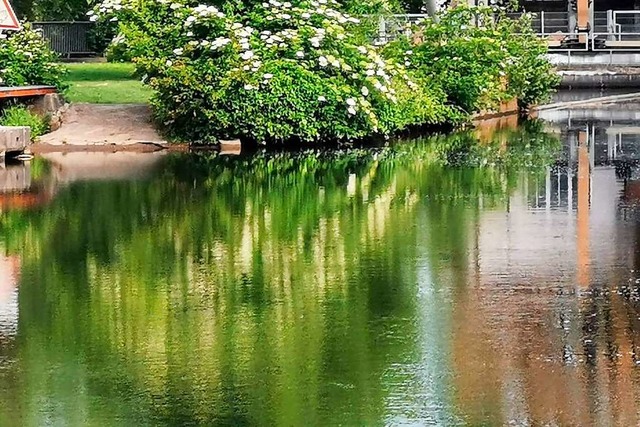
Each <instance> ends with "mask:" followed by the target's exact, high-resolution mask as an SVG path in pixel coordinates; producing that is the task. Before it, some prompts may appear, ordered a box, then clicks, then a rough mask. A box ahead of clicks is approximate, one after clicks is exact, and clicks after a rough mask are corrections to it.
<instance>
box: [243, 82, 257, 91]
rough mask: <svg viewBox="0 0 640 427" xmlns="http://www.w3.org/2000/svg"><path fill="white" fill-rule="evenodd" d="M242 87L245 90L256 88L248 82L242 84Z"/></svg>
mask: <svg viewBox="0 0 640 427" xmlns="http://www.w3.org/2000/svg"><path fill="white" fill-rule="evenodd" d="M244 89H245V90H253V89H257V87H255V86H254V85H251V84H249V83H247V84H245V85H244Z"/></svg>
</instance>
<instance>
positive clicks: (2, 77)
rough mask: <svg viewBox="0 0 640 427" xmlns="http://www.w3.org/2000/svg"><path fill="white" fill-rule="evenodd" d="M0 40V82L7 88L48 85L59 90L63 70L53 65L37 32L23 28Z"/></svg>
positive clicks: (55, 64) (52, 59)
mask: <svg viewBox="0 0 640 427" xmlns="http://www.w3.org/2000/svg"><path fill="white" fill-rule="evenodd" d="M1 37H2V38H1V39H0V83H1V84H3V85H7V86H20V85H52V86H56V87H58V89H63V88H64V85H63V83H62V77H63V76H64V68H63V67H61V66H60V65H59V64H57V63H56V60H57V56H56V54H55V53H54V52H53V51H51V49H49V47H48V45H47V43H46V41H45V40H44V39H43V38H42V36H41V35H40V33H39V32H37V31H34V30H32V29H31V27H30V26H29V25H25V26H24V27H23V29H22V30H20V31H17V32H14V33H11V34H10V35H8V36H7V35H2V36H1Z"/></svg>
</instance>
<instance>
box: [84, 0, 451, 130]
mask: <svg viewBox="0 0 640 427" xmlns="http://www.w3.org/2000/svg"><path fill="white" fill-rule="evenodd" d="M127 1H128V0H122V1H120V0H109V2H108V3H103V4H102V5H101V7H100V8H98V9H97V10H96V12H97V13H100V9H102V10H103V11H106V12H103V13H102V14H101V15H100V16H101V17H102V18H103V19H112V17H113V16H116V17H117V18H118V19H119V21H120V30H121V33H122V35H123V37H124V39H125V43H126V44H127V46H128V47H129V49H130V52H131V55H132V57H133V58H135V61H136V63H137V67H138V71H139V73H140V75H143V76H145V79H146V81H147V82H148V84H149V85H150V86H151V87H152V88H153V89H155V96H154V97H153V100H152V105H153V106H154V111H155V114H156V116H157V118H158V120H159V121H160V122H161V123H163V124H164V125H165V126H167V128H168V130H169V132H170V134H171V136H173V137H175V138H180V139H187V140H190V141H194V140H195V141H212V140H216V139H218V138H232V137H242V138H246V139H251V140H255V141H258V142H273V141H285V140H286V141H305V142H310V141H319V140H349V139H355V138H361V137H366V136H370V135H375V134H389V133H392V132H395V131H397V130H400V129H404V128H407V127H409V126H412V125H422V124H435V123H441V122H443V121H445V120H446V118H447V116H448V112H447V109H446V108H445V107H444V106H443V105H442V104H441V103H440V101H439V100H438V96H437V94H436V93H433V92H430V91H429V90H428V89H425V88H423V87H421V86H419V85H417V84H415V83H414V82H413V81H412V77H411V76H410V75H409V74H408V73H407V72H406V69H405V67H404V65H402V64H399V63H397V62H396V61H393V60H385V59H384V58H382V57H381V55H380V52H379V48H377V47H374V46H363V45H360V44H359V43H358V42H357V39H356V37H355V36H354V35H353V33H355V29H356V28H357V25H358V24H359V20H358V19H355V18H353V17H351V16H349V15H347V14H345V13H342V12H340V11H339V10H338V7H339V6H340V5H339V4H338V3H337V2H335V1H333V0H319V1H309V0H306V1H305V0H303V1H299V2H297V4H296V5H295V6H294V5H292V4H291V3H289V2H284V3H280V2H279V1H277V0H271V1H270V2H269V3H256V4H248V3H246V2H245V3H244V5H243V6H241V8H242V11H243V13H242V15H240V16H239V15H236V14H229V13H225V12H222V11H221V10H219V9H218V8H216V7H214V6H206V5H198V6H195V7H192V6H190V5H189V3H187V2H185V0H176V1H175V2H168V1H163V0H158V1H153V0H145V1H143V5H142V6H140V3H139V2H138V1H137V0H135V1H133V2H132V3H127ZM231 12H232V13H233V10H231Z"/></svg>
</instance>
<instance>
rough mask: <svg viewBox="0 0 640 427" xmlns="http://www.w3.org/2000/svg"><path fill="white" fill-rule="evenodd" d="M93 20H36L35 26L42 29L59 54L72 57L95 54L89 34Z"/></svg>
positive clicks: (51, 45) (50, 44) (44, 35)
mask: <svg viewBox="0 0 640 427" xmlns="http://www.w3.org/2000/svg"><path fill="white" fill-rule="evenodd" d="M94 25H95V24H94V23H93V22H88V21H87V22H67V21H54V22H34V23H33V28H34V29H38V30H40V31H42V36H43V37H44V38H45V39H46V40H47V41H48V42H49V46H50V47H51V49H52V50H53V51H54V52H56V53H58V54H59V55H62V56H66V57H71V56H81V55H94V54H96V52H94V51H93V49H91V46H90V43H89V34H90V31H91V30H92V29H93V27H94Z"/></svg>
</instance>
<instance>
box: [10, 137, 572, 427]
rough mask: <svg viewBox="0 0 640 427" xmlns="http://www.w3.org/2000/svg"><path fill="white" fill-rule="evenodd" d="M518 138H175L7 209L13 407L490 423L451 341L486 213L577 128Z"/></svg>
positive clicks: (27, 420) (64, 413) (158, 419)
mask: <svg viewBox="0 0 640 427" xmlns="http://www.w3.org/2000/svg"><path fill="white" fill-rule="evenodd" d="M500 137H501V138H502V139H501V140H496V141H494V142H493V143H485V144H483V145H478V143H477V141H476V140H475V139H474V138H473V137H472V136H471V135H470V134H459V135H455V136H452V137H438V138H431V139H425V140H419V141H412V142H410V143H402V144H401V143H398V144H393V145H391V146H390V147H387V148H382V149H375V150H357V149H354V150H347V151H340V152H324V153H309V152H304V153H298V154H292V153H271V154H264V153H263V154H256V155H253V156H248V157H241V158H224V157H219V156H215V155H179V156H171V157H169V158H167V159H166V160H165V161H164V163H163V165H162V167H161V168H160V169H159V171H158V172H157V173H155V174H154V175H153V176H151V177H150V178H149V179H146V180H142V181H140V180H138V181H113V182H81V183H74V184H71V185H69V186H67V187H64V188H62V189H60V190H59V192H58V194H57V195H56V196H55V198H54V199H53V201H52V202H51V203H50V204H49V205H47V206H44V207H41V208H38V209H33V210H29V211H26V212H24V211H23V212H18V211H9V212H6V213H4V214H3V216H2V219H1V221H0V229H1V231H2V236H3V237H2V240H1V243H2V245H3V246H4V247H5V248H6V253H7V254H9V255H13V256H17V257H19V259H20V263H21V268H20V280H19V325H18V333H17V336H15V337H8V338H7V339H3V341H1V342H2V346H1V347H0V356H1V357H2V359H1V360H0V379H1V384H2V385H0V424H2V425H47V424H52V425H135V424H142V425H157V424H169V425H196V424H206V425H211V424H217V425H255V424H259V425H339V424H341V425H378V424H398V423H402V422H418V423H423V422H428V421H431V422H437V423H439V424H455V423H462V422H473V419H469V414H465V413H464V408H462V409H461V408H459V407H458V406H459V405H458V404H457V403H456V399H455V394H456V390H455V386H454V384H453V383H452V381H451V369H452V368H451V361H450V358H449V354H448V353H449V351H450V342H449V341H450V329H451V324H450V319H449V317H450V308H451V305H452V304H454V303H455V301H454V299H455V288H456V287H461V286H465V277H466V269H467V268H468V266H467V262H466V260H467V258H466V257H467V254H468V252H469V250H470V248H469V244H470V243H469V233H470V227H471V226H472V224H473V222H474V220H475V218H476V217H477V215H478V211H479V210H480V209H481V205H482V206H484V208H488V207H489V208H490V207H499V206H502V205H504V204H505V203H506V200H507V198H508V196H509V194H510V193H511V192H512V190H513V189H514V188H515V187H516V186H517V185H518V183H519V182H520V181H519V178H520V177H521V176H522V172H523V170H526V173H527V174H533V175H537V174H540V173H542V172H543V171H544V168H545V167H546V166H547V165H548V164H550V162H552V161H553V160H554V156H555V153H556V152H557V150H558V148H559V143H558V141H557V140H554V139H553V138H551V137H548V136H547V135H544V134H543V133H541V132H540V131H539V129H537V128H535V127H525V128H523V129H520V130H519V131H518V132H511V133H509V134H507V135H504V134H503V135H501V136H500ZM505 140H507V141H509V148H505V146H504V144H503V142H504V141H505ZM452 289H453V293H451V292H450V291H451V290H452ZM441 290H446V291H447V292H440V291H441ZM486 410H487V411H488V412H489V413H490V415H489V416H488V418H487V416H486V414H485V415H484V418H483V419H489V420H490V421H495V422H500V420H501V417H500V415H499V411H500V409H499V408H498V407H496V408H486ZM492 411H494V412H495V414H492Z"/></svg>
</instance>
